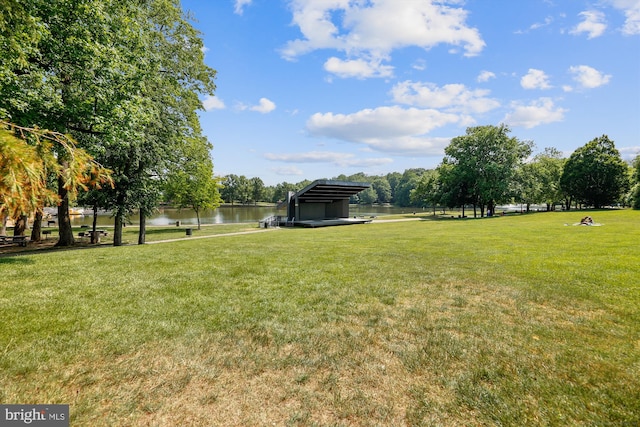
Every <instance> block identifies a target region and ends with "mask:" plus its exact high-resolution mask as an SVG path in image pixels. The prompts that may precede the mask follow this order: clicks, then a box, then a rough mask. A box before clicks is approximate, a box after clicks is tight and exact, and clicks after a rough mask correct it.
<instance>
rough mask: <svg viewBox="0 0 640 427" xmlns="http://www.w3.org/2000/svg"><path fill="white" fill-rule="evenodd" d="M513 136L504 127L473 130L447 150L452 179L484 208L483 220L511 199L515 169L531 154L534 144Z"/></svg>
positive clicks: (453, 141)
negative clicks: (451, 168)
mask: <svg viewBox="0 0 640 427" xmlns="http://www.w3.org/2000/svg"><path fill="white" fill-rule="evenodd" d="M510 132H511V130H510V129H509V127H508V126H506V125H504V124H502V125H500V126H477V127H471V128H467V132H466V135H464V136H459V137H456V138H453V139H452V140H451V143H450V144H449V146H447V148H445V158H444V162H446V163H448V164H450V165H452V166H453V172H452V173H451V174H450V175H451V176H452V177H455V181H457V182H458V185H461V186H465V187H466V190H465V192H468V194H469V195H470V199H471V200H472V201H473V204H474V206H475V205H478V206H480V216H483V215H484V209H485V207H486V208H487V209H488V210H490V211H491V212H493V210H494V206H495V204H496V203H501V202H505V201H508V200H509V199H510V198H511V196H512V194H511V191H512V187H511V184H512V178H513V175H514V173H515V168H516V166H517V165H519V164H521V163H522V162H523V160H524V159H525V158H526V157H527V156H529V154H531V148H532V144H531V143H530V142H523V141H520V140H518V139H517V138H515V137H509V136H508V134H509V133H510Z"/></svg>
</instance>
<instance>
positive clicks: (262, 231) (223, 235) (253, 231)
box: [145, 228, 277, 245]
mask: <svg viewBox="0 0 640 427" xmlns="http://www.w3.org/2000/svg"><path fill="white" fill-rule="evenodd" d="M271 230H277V228H261V229H259V230H251V231H237V232H235V233H222V234H210V235H208V236H189V237H181V238H179V239H166V240H156V241H154V242H146V243H145V244H146V245H155V244H156V243H168V242H179V241H181V240H197V239H210V238H213V237H225V236H238V235H240V234H254V233H265V232H267V231H271Z"/></svg>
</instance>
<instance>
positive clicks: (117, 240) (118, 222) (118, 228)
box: [113, 212, 123, 246]
mask: <svg viewBox="0 0 640 427" xmlns="http://www.w3.org/2000/svg"><path fill="white" fill-rule="evenodd" d="M122 221H123V215H122V214H121V213H119V212H116V216H115V222H114V225H113V246H122Z"/></svg>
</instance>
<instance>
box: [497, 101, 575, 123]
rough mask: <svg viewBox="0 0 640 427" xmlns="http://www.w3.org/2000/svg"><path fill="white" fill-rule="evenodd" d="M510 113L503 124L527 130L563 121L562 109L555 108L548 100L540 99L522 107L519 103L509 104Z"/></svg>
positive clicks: (564, 111)
mask: <svg viewBox="0 0 640 427" xmlns="http://www.w3.org/2000/svg"><path fill="white" fill-rule="evenodd" d="M511 108H512V112H511V113H508V114H507V115H506V116H505V118H504V119H503V122H505V123H507V124H509V125H511V126H521V127H524V128H527V129H530V128H533V127H536V126H539V125H542V124H547V123H553V122H560V121H562V120H564V113H566V112H567V110H565V109H564V108H559V107H556V106H555V105H554V103H553V100H551V99H550V98H540V99H538V100H537V101H533V102H531V103H530V104H529V105H523V104H521V103H519V102H513V103H511Z"/></svg>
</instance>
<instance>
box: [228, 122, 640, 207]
mask: <svg viewBox="0 0 640 427" xmlns="http://www.w3.org/2000/svg"><path fill="white" fill-rule="evenodd" d="M510 132H511V131H510V129H509V127H508V126H506V125H499V126H477V127H470V128H468V129H467V131H466V134H465V135H462V136H459V137H456V138H453V139H452V140H451V143H450V144H449V146H447V147H446V148H445V156H444V158H443V160H442V162H441V164H440V165H438V167H437V168H435V169H421V168H416V169H408V170H405V171H404V173H399V172H393V173H389V174H386V175H375V176H371V175H366V174H364V173H362V172H360V173H357V174H354V175H349V176H347V175H339V176H336V177H333V178H330V179H335V180H340V181H356V182H367V183H370V184H371V187H370V188H368V189H367V190H364V191H362V192H360V193H359V194H357V195H356V196H353V197H352V198H351V203H359V204H374V203H380V204H393V205H396V206H400V207H416V208H427V207H429V208H434V209H435V208H437V207H440V208H462V210H463V215H464V214H465V213H464V210H465V208H467V207H468V208H470V209H472V210H473V214H474V216H478V215H479V216H485V215H487V214H489V215H491V214H492V213H493V212H494V211H495V207H496V205H502V204H511V203H515V204H522V205H525V206H526V209H527V210H529V209H530V206H531V205H545V206H546V209H547V210H554V209H555V207H556V206H558V205H561V206H562V207H563V208H564V209H571V208H572V207H575V206H589V207H595V208H600V207H604V206H609V205H619V206H633V207H634V208H636V209H640V156H637V157H636V158H635V160H634V161H633V162H632V164H627V163H625V162H624V161H623V160H622V158H621V156H620V153H619V151H618V150H617V149H616V148H615V144H614V142H613V141H611V140H610V139H609V138H608V137H607V136H606V135H602V136H601V137H598V138H595V139H593V140H592V141H589V142H588V143H586V144H585V145H584V146H582V147H580V148H578V149H576V150H575V151H574V152H573V153H572V154H571V156H570V157H569V158H564V157H563V155H562V153H561V152H560V151H559V150H557V149H555V148H545V149H544V150H543V151H542V152H541V153H538V154H536V155H535V156H533V157H532V151H533V148H534V145H533V143H532V142H530V141H520V140H519V139H517V138H515V137H512V136H510V135H509V134H510ZM324 179H328V178H324ZM310 183H311V181H308V180H304V181H301V182H298V183H288V182H283V183H280V184H277V185H275V186H266V185H264V183H263V181H262V180H261V179H260V178H247V177H245V176H243V175H240V176H238V175H227V176H225V177H223V178H222V189H221V196H222V199H223V200H224V201H225V202H226V203H230V204H234V203H239V204H256V203H258V202H270V203H277V202H280V201H283V200H286V198H287V194H288V192H289V191H294V192H295V191H299V190H301V189H302V188H304V187H305V186H307V185H309V184H310Z"/></svg>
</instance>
